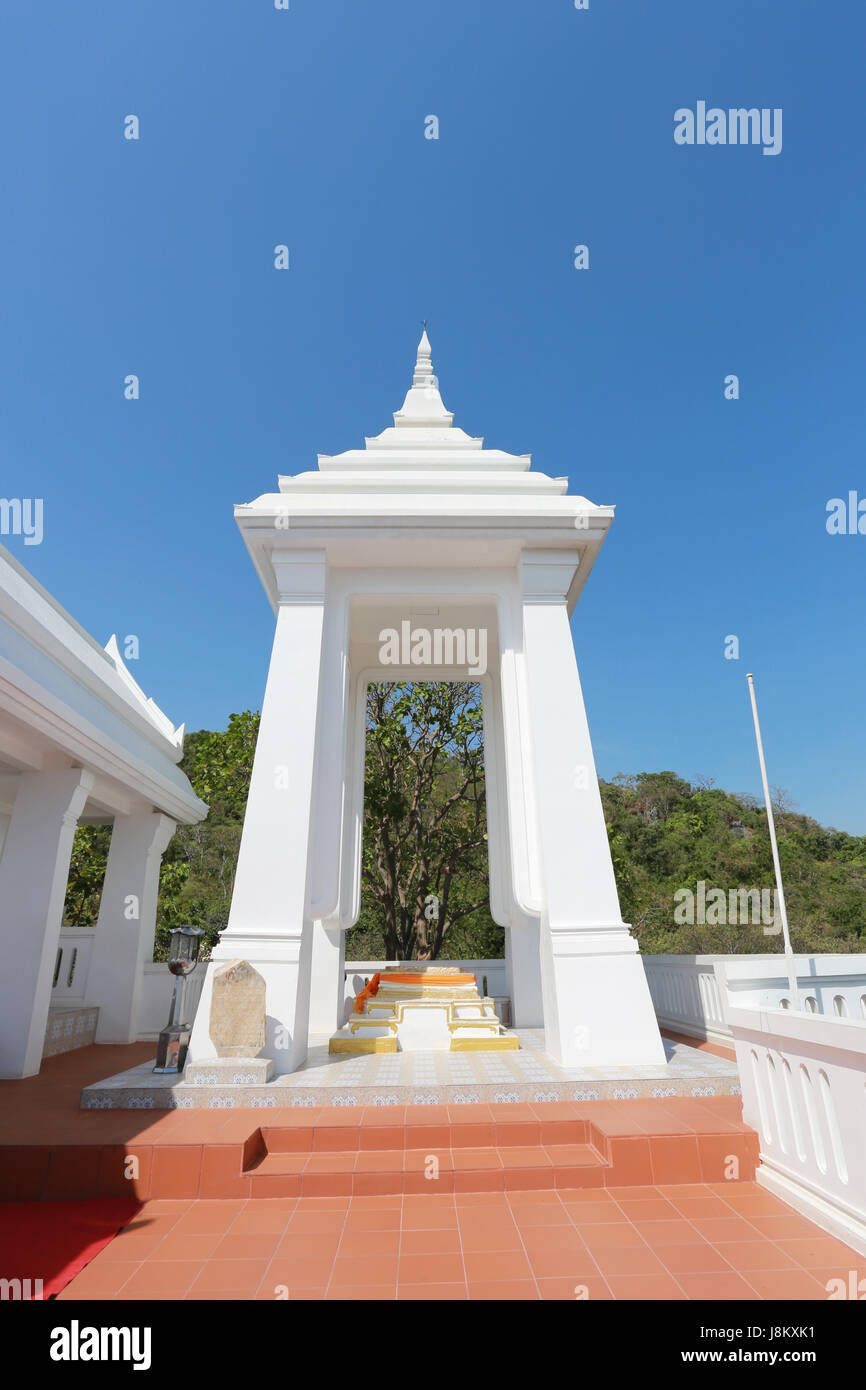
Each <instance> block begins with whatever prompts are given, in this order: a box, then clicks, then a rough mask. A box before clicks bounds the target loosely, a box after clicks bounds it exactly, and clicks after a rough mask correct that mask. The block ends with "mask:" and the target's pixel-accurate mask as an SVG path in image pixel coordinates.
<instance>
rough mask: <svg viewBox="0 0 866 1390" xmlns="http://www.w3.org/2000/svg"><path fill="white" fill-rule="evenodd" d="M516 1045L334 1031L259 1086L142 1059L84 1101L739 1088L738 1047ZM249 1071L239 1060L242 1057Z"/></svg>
mask: <svg viewBox="0 0 866 1390" xmlns="http://www.w3.org/2000/svg"><path fill="white" fill-rule="evenodd" d="M516 1032H517V1037H518V1039H519V1042H520V1048H519V1050H515V1051H513V1052H496V1053H489V1052H457V1053H455V1052H397V1053H390V1054H389V1053H385V1054H379V1053H374V1054H368V1055H366V1056H354V1057H353V1056H344V1055H340V1054H334V1053H332V1052H329V1050H328V1040H327V1038H322V1039H321V1041H320V1042H318V1044H317V1045H316V1046H313V1047H312V1048H311V1049H310V1053H309V1056H308V1058H307V1061H306V1063H305V1064H304V1066H303V1067H301V1068H300V1069H299V1070H298V1071H296V1072H292V1073H290V1074H289V1075H286V1076H279V1077H276V1078H275V1079H274V1080H272V1081H268V1082H263V1083H261V1084H258V1085H256V1084H240V1085H226V1084H225V1083H219V1082H216V1083H214V1084H198V1083H196V1084H193V1083H191V1082H188V1081H186V1080H185V1079H184V1077H174V1076H155V1075H154V1074H153V1071H152V1063H151V1062H144V1063H139V1064H138V1065H136V1066H134V1067H130V1068H128V1069H127V1070H125V1071H122V1072H119V1073H118V1074H116V1075H114V1076H108V1077H107V1078H106V1079H104V1080H99V1081H97V1082H94V1083H93V1084H91V1085H89V1086H87V1087H86V1088H85V1089H84V1090H83V1091H82V1095H81V1104H82V1106H83V1107H84V1108H86V1109H106V1110H108V1109H152V1110H167V1109H193V1108H202V1109H211V1108H215V1107H224V1108H229V1109H241V1108H243V1107H245V1106H246V1107H251V1108H259V1107H265V1108H278V1107H280V1106H289V1107H294V1106H317V1105H318V1106H321V1105H326V1106H390V1105H472V1104H479V1103H486V1104H494V1105H507V1104H521V1103H524V1104H525V1103H529V1104H539V1103H543V1102H545V1101H592V1100H642V1099H643V1100H649V1099H655V1100H664V1099H666V1098H669V1097H672V1096H692V1097H694V1096H726V1095H739V1092H740V1083H739V1076H738V1073H737V1066H736V1062H735V1060H734V1055H733V1053H732V1052H728V1051H726V1049H724V1048H712V1049H710V1048H707V1047H706V1046H703V1047H699V1046H697V1045H695V1041H694V1039H690V1040H688V1041H686V1040H685V1039H681V1038H667V1039H665V1040H664V1044H665V1055H666V1059H667V1060H666V1063H665V1065H664V1066H659V1067H561V1066H559V1065H558V1064H557V1063H556V1062H555V1061H554V1060H553V1059H552V1058H551V1057H549V1056H548V1055H547V1053H546V1052H545V1051H544V1035H543V1032H542V1030H541V1029H533V1028H521V1029H517V1030H516ZM238 1067H239V1072H242V1071H243V1064H242V1062H239V1063H238Z"/></svg>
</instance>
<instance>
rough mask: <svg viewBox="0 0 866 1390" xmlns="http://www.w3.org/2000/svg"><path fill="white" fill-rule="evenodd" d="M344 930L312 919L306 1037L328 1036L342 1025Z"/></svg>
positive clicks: (344, 956)
mask: <svg viewBox="0 0 866 1390" xmlns="http://www.w3.org/2000/svg"><path fill="white" fill-rule="evenodd" d="M345 970H346V933H345V932H344V931H343V930H342V928H341V927H333V926H328V925H327V924H326V923H325V922H319V921H315V922H313V961H312V966H311V970H310V1036H311V1037H312V1035H313V1034H314V1033H315V1034H318V1035H319V1040H320V1041H321V1038H322V1036H327V1037H330V1036H331V1034H332V1033H334V1032H336V1030H337V1029H338V1028H342V1026H343V1017H342V1013H343V995H344V978H345Z"/></svg>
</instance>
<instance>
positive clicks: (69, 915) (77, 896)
mask: <svg viewBox="0 0 866 1390" xmlns="http://www.w3.org/2000/svg"><path fill="white" fill-rule="evenodd" d="M110 839H111V826H110V825H79V826H78V828H77V829H76V831H75V837H74V839H73V841H72V858H71V859H70V861H69V881H68V883H67V885H66V902H65V904H64V908H63V924H64V926H67V927H95V926H96V919H97V917H98V916H99V899H100V896H101V894H102V884H103V880H104V878H105V864H106V860H107V857H108V844H109V841H110Z"/></svg>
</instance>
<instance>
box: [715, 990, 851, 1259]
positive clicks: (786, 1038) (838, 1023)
mask: <svg viewBox="0 0 866 1390" xmlns="http://www.w3.org/2000/svg"><path fill="white" fill-rule="evenodd" d="M727 1018H728V1024H729V1026H730V1029H731V1034H732V1036H733V1039H734V1044H735V1047H736V1050H737V1066H738V1069H739V1073H740V1084H741V1086H742V1091H743V1119H744V1120H745V1122H746V1123H747V1124H750V1125H752V1127H753V1128H754V1129H756V1130H757V1131H758V1134H759V1137H760V1148H761V1166H760V1167H759V1168H758V1171H757V1179H758V1181H759V1182H760V1183H761V1184H762V1186H764V1187H767V1188H769V1189H770V1190H771V1191H772V1192H774V1193H776V1195H777V1196H779V1197H781V1198H783V1199H784V1200H785V1201H786V1202H789V1203H790V1204H791V1205H792V1206H793V1207H796V1209H797V1210H798V1211H800V1212H802V1213H803V1215H804V1216H807V1217H808V1218H809V1219H810V1220H812V1221H815V1222H816V1223H817V1224H818V1225H819V1226H821V1227H823V1229H824V1230H827V1231H830V1232H832V1233H833V1234H834V1235H836V1236H838V1237H839V1239H841V1240H844V1241H846V1242H847V1243H848V1244H849V1245H851V1246H853V1247H854V1249H855V1250H857V1251H859V1252H860V1254H866V1022H864V1021H856V1020H854V1021H852V1020H848V1019H844V1018H838V1017H833V1016H829V1017H828V1016H826V1015H825V1016H819V1015H810V1014H803V1013H794V1012H792V1011H789V1010H784V1009H775V1010H765V1009H759V1008H742V1007H739V1006H737V1005H736V1004H733V1003H732V1002H731V999H730V997H729V999H728V1005H727ZM847 1273H848V1271H846V1270H839V1271H838V1275H839V1277H840V1278H842V1279H843V1280H844V1279H845V1278H846V1276H847ZM834 1274H835V1271H834ZM828 1277H829V1274H828Z"/></svg>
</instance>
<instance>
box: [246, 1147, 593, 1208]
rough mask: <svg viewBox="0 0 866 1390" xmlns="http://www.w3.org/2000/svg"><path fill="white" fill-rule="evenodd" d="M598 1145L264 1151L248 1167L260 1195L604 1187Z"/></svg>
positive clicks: (253, 1187) (360, 1194) (332, 1195)
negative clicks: (293, 1151)
mask: <svg viewBox="0 0 866 1390" xmlns="http://www.w3.org/2000/svg"><path fill="white" fill-rule="evenodd" d="M606 1166H607V1165H606V1163H605V1160H604V1159H603V1157H602V1155H601V1154H600V1153H599V1152H598V1150H597V1149H596V1148H595V1147H594V1146H593V1145H592V1144H559V1145H555V1144H552V1145H550V1146H549V1147H547V1148H542V1147H540V1146H537V1147H531V1148H523V1147H519V1146H516V1145H512V1146H510V1147H506V1148H502V1149H496V1148H469V1147H462V1148H455V1149H438V1150H437V1151H436V1152H435V1153H434V1152H431V1151H430V1150H429V1149H426V1148H421V1149H356V1150H335V1151H330V1152H328V1151H320V1150H316V1151H311V1152H309V1153H289V1152H285V1151H283V1152H277V1153H271V1152H265V1153H264V1154H263V1156H262V1157H261V1158H259V1159H257V1160H253V1162H252V1163H251V1165H250V1167H249V1169H248V1170H247V1171H248V1172H249V1174H250V1177H251V1179H252V1190H253V1193H254V1194H255V1195H258V1196H261V1197H265V1196H287V1195H291V1194H292V1192H293V1191H295V1192H297V1193H298V1194H300V1195H301V1196H307V1197H316V1196H328V1197H360V1196H390V1195H393V1194H395V1193H400V1192H405V1193H423V1192H507V1191H515V1190H525V1189H529V1188H554V1187H560V1188H577V1187H602V1186H604V1169H605V1167H606Z"/></svg>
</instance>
